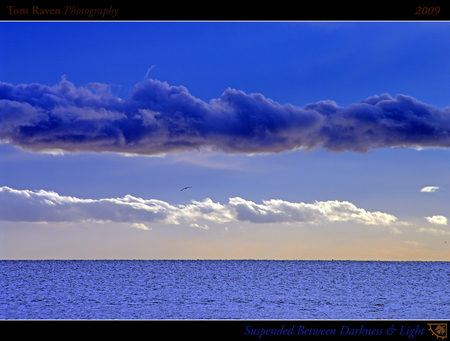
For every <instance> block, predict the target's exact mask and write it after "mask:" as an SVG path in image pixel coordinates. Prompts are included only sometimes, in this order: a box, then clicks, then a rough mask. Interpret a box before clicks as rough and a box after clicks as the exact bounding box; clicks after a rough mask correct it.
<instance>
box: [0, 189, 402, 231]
mask: <svg viewBox="0 0 450 341" xmlns="http://www.w3.org/2000/svg"><path fill="white" fill-rule="evenodd" d="M0 202H1V205H0V219H1V220H5V221H28V222H63V221H69V222H73V221H97V222H103V221H112V222H128V223H132V225H131V226H132V227H134V228H139V229H144V230H148V229H149V227H148V225H146V223H150V222H160V223H168V224H179V223H182V222H185V223H189V224H190V226H193V227H199V228H203V229H207V228H208V225H206V224H205V221H210V222H214V223H227V222H232V221H249V222H252V223H311V224H322V223H332V222H347V221H353V222H357V223H361V224H365V225H392V224H393V223H396V222H397V218H396V217H395V216H393V215H391V214H387V213H382V212H368V211H366V210H364V209H362V208H358V207H356V206H355V205H354V204H352V203H350V202H347V201H343V202H340V201H316V202H314V203H311V204H308V203H292V202H287V201H283V200H276V199H273V200H267V201H263V202H262V204H257V203H254V202H252V201H248V200H245V199H242V198H239V197H235V198H230V199H229V202H228V204H221V203H219V202H213V201H212V200H211V199H209V198H207V199H204V200H203V201H192V202H191V203H190V204H188V205H178V206H174V205H170V204H169V203H167V202H164V201H161V200H156V199H142V198H136V197H133V196H131V195H126V196H125V197H123V198H109V199H97V200H94V199H79V198H74V197H69V196H61V195H59V194H57V193H55V192H51V191H44V190H40V191H30V190H15V189H11V188H9V187H1V188H0ZM392 232H393V233H398V232H399V231H398V230H396V229H394V230H393V231H392Z"/></svg>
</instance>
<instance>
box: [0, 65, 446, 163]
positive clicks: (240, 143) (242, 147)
mask: <svg viewBox="0 0 450 341" xmlns="http://www.w3.org/2000/svg"><path fill="white" fill-rule="evenodd" d="M150 70H151V68H150V69H149V71H150ZM0 127H1V128H0V141H1V142H3V143H10V144H12V145H15V146H18V147H20V148H23V149H26V150H30V151H34V152H39V151H46V150H61V151H65V152H117V153H125V154H126V153H128V154H141V155H156V154H162V153H171V152H182V151H193V150H194V151H195V150H202V149H207V150H213V151H222V152H225V153H231V154H232V153H248V154H251V153H277V152H283V151H289V150H295V149H307V150H309V149H315V148H324V149H326V150H329V151H333V152H341V151H352V152H363V153H364V152H367V151H370V150H372V149H376V148H386V147H412V148H428V147H442V148H448V147H449V146H450V108H448V107H447V108H445V109H443V110H440V109H437V108H435V107H433V106H431V105H427V104H424V103H421V102H419V101H418V100H416V99H414V98H412V97H408V96H405V95H398V96H396V97H395V98H392V97H391V96H390V95H388V94H382V95H380V96H373V97H370V98H367V99H365V100H362V101H361V102H359V103H356V104H352V105H350V106H349V107H347V108H343V107H339V106H338V105H337V104H336V103H335V102H333V101H330V100H326V101H321V102H318V103H313V104H309V105H307V106H305V107H304V108H300V107H295V106H293V105H289V104H287V105H280V104H279V103H277V102H274V101H272V100H271V99H268V98H266V97H264V96H263V95H262V94H246V93H244V92H242V91H238V90H234V89H226V90H225V91H224V93H223V94H222V95H221V96H220V98H218V99H213V100H211V101H210V102H209V103H206V102H204V101H202V100H200V99H198V98H195V97H194V96H192V95H191V94H190V93H189V91H188V89H186V88H185V87H183V86H170V85H169V84H167V83H165V82H161V81H158V80H153V79H145V80H144V81H142V82H141V83H138V84H136V85H135V87H134V88H133V89H132V91H131V92H130V96H129V98H127V99H121V98H119V97H117V96H115V95H113V94H111V91H109V88H108V86H104V85H102V84H100V83H89V84H88V85H87V86H86V87H78V88H77V87H75V86H74V84H72V83H71V82H69V81H67V80H66V79H62V80H61V82H60V83H59V84H57V85H54V86H51V87H50V86H46V85H41V84H28V85H27V84H20V85H17V86H14V85H12V84H8V83H0Z"/></svg>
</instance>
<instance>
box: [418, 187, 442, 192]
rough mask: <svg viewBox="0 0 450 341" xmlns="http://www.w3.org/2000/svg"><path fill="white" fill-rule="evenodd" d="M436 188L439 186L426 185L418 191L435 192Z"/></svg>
mask: <svg viewBox="0 0 450 341" xmlns="http://www.w3.org/2000/svg"><path fill="white" fill-rule="evenodd" d="M438 189H439V186H427V187H424V188H422V189H421V190H420V191H421V192H427V193H431V192H436V191H437V190H438Z"/></svg>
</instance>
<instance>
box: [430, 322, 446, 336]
mask: <svg viewBox="0 0 450 341" xmlns="http://www.w3.org/2000/svg"><path fill="white" fill-rule="evenodd" d="M428 326H429V327H430V329H429V330H430V331H431V333H432V334H433V335H434V336H436V337H437V339H438V340H439V339H442V340H444V339H446V338H447V323H428Z"/></svg>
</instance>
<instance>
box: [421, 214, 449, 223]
mask: <svg viewBox="0 0 450 341" xmlns="http://www.w3.org/2000/svg"><path fill="white" fill-rule="evenodd" d="M425 219H426V220H428V221H429V222H430V223H432V224H436V225H447V218H446V217H444V216H441V215H434V216H432V217H425Z"/></svg>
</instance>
